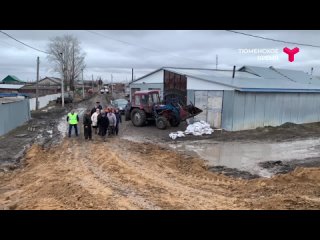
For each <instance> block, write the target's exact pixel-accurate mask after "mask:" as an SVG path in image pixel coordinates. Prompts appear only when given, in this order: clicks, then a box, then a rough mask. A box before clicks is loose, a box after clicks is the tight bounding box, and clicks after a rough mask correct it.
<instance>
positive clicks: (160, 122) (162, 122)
mask: <svg viewBox="0 0 320 240" xmlns="http://www.w3.org/2000/svg"><path fill="white" fill-rule="evenodd" d="M156 126H157V128H159V129H161V130H164V129H166V128H167V127H168V126H169V122H168V120H167V119H166V118H165V117H158V118H157V119H156Z"/></svg>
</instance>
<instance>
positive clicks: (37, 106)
mask: <svg viewBox="0 0 320 240" xmlns="http://www.w3.org/2000/svg"><path fill="white" fill-rule="evenodd" d="M39 65H40V60H39V57H37V85H36V110H38V109H39V101H38V98H39V86H38V85H39Z"/></svg>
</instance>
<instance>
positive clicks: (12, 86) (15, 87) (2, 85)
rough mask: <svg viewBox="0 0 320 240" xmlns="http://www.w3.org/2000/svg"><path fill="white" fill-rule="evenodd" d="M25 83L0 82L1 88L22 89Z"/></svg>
mask: <svg viewBox="0 0 320 240" xmlns="http://www.w3.org/2000/svg"><path fill="white" fill-rule="evenodd" d="M23 86H24V85H17V84H0V89H20V88H22V87H23Z"/></svg>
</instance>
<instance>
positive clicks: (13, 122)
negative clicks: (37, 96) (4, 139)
mask: <svg viewBox="0 0 320 240" xmlns="http://www.w3.org/2000/svg"><path fill="white" fill-rule="evenodd" d="M30 119H31V116H30V105H29V100H28V99H24V100H22V101H19V102H13V103H7V104H0V136H1V135H4V134H6V133H8V132H9V131H11V130H12V129H15V128H16V127H18V126H21V125H22V124H24V123H25V122H26V121H28V120H30Z"/></svg>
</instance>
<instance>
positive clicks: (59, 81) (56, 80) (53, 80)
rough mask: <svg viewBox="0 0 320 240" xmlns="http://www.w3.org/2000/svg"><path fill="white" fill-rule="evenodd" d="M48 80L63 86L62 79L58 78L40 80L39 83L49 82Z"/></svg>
mask: <svg viewBox="0 0 320 240" xmlns="http://www.w3.org/2000/svg"><path fill="white" fill-rule="evenodd" d="M47 79H49V80H50V81H52V82H54V83H56V84H61V79H60V78H56V77H45V78H43V79H41V80H39V82H42V81H44V80H47Z"/></svg>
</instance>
